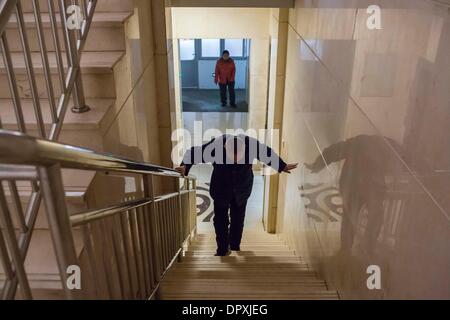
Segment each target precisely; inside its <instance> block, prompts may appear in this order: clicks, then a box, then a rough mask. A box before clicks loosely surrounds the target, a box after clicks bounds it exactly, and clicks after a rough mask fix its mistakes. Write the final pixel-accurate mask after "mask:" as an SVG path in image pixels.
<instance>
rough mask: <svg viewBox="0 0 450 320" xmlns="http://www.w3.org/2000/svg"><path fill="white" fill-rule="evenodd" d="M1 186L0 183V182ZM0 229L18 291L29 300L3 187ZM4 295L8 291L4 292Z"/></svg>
mask: <svg viewBox="0 0 450 320" xmlns="http://www.w3.org/2000/svg"><path fill="white" fill-rule="evenodd" d="M0 185H1V182H0ZM0 227H1V229H2V232H4V233H5V234H4V236H5V239H6V243H7V244H8V248H9V252H10V254H11V258H12V261H13V263H14V267H15V268H14V269H15V273H16V275H17V278H18V280H19V284H20V289H21V291H22V294H23V298H24V299H27V300H31V299H32V298H33V296H32V294H31V289H30V284H29V283H28V279H27V274H26V271H25V266H24V259H23V257H22V255H21V254H20V250H19V245H18V243H17V239H16V234H15V232H14V225H13V222H12V220H11V215H10V213H9V209H8V205H7V204H6V198H5V194H4V192H3V187H2V188H0ZM5 294H8V291H7V290H5ZM5 298H6V299H12V298H14V297H13V296H6V297H5Z"/></svg>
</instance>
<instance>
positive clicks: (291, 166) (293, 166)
mask: <svg viewBox="0 0 450 320" xmlns="http://www.w3.org/2000/svg"><path fill="white" fill-rule="evenodd" d="M297 167H298V163H294V164H288V165H287V166H286V168H284V170H283V172H285V173H291V172H292V170H295V169H297Z"/></svg>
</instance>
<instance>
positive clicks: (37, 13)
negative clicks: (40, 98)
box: [33, 0, 58, 123]
mask: <svg viewBox="0 0 450 320" xmlns="http://www.w3.org/2000/svg"><path fill="white" fill-rule="evenodd" d="M33 9H34V19H35V22H36V31H37V36H38V41H39V47H40V49H41V59H42V68H43V70H44V77H45V85H46V87H47V96H48V102H49V106H50V114H51V116H52V120H53V122H54V123H55V122H57V121H58V115H57V114H56V112H57V110H56V104H55V93H54V90H53V81H52V74H51V72H50V63H49V60H48V52H47V45H46V43H45V35H44V28H43V26H42V18H41V8H40V7H39V0H33Z"/></svg>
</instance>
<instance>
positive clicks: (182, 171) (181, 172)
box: [175, 166, 186, 177]
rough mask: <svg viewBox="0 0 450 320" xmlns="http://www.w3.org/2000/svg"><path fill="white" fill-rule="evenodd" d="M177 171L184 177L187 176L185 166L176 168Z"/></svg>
mask: <svg viewBox="0 0 450 320" xmlns="http://www.w3.org/2000/svg"><path fill="white" fill-rule="evenodd" d="M175 171H176V172H178V173H179V174H181V175H182V176H183V177H185V176H186V167H185V166H181V167H178V168H175Z"/></svg>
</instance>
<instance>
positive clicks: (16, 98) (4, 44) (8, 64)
mask: <svg viewBox="0 0 450 320" xmlns="http://www.w3.org/2000/svg"><path fill="white" fill-rule="evenodd" d="M0 42H1V43H0V45H1V50H2V55H3V61H4V65H5V69H6V76H7V77H8V84H9V89H10V91H11V99H12V101H13V105H14V111H15V114H16V119H17V127H18V129H19V131H20V132H22V133H26V132H27V128H26V124H25V118H24V115H23V111H22V104H21V101H20V95H19V90H18V89H17V81H16V75H15V73H14V66H13V62H12V60H11V53H10V51H9V45H8V39H7V38H6V33H4V34H2V36H1V40H0Z"/></svg>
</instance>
